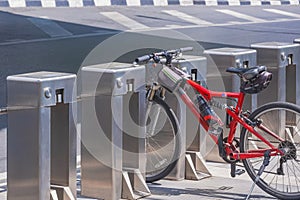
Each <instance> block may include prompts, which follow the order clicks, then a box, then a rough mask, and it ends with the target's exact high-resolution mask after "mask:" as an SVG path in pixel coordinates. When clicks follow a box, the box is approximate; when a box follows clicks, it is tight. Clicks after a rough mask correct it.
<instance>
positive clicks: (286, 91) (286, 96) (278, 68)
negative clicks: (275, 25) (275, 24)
mask: <svg viewBox="0 0 300 200" xmlns="http://www.w3.org/2000/svg"><path fill="white" fill-rule="evenodd" d="M251 48H254V49H256V50H257V62H258V64H259V65H266V66H267V67H268V71H271V72H272V73H273V78H272V81H271V83H270V85H269V87H268V88H267V89H266V90H264V91H262V92H261V93H259V94H258V100H257V101H258V105H263V104H265V103H267V102H272V101H288V102H292V103H296V104H297V105H300V97H299V95H297V94H299V93H300V44H292V43H291V44H290V43H281V42H264V43H256V44H252V45H251ZM270 91H272V94H273V95H270Z"/></svg>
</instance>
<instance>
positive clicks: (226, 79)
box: [204, 47, 257, 162]
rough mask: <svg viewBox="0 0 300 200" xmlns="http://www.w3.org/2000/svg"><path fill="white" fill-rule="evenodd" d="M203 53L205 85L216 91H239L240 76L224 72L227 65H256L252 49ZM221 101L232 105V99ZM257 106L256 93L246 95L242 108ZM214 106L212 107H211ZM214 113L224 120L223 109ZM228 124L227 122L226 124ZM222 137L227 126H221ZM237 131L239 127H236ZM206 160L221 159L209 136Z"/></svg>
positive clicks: (254, 53)
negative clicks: (206, 63) (204, 58)
mask: <svg viewBox="0 0 300 200" xmlns="http://www.w3.org/2000/svg"><path fill="white" fill-rule="evenodd" d="M204 54H205V55H206V56H207V60H208V67H207V68H208V69H207V85H208V88H209V89H210V90H216V91H228V92H229V91H233V92H239V91H240V78H239V77H238V76H237V75H235V74H230V73H228V72H226V69H227V68H228V67H237V68H248V67H254V66H256V51H255V50H253V49H240V48H227V47H225V48H218V49H210V50H205V51H204ZM218 101H220V102H221V103H226V104H228V105H233V104H234V103H233V102H232V101H227V100H218ZM256 107H257V95H252V96H250V95H249V96H246V98H245V103H244V109H245V110H247V109H248V110H254V109H255V108H256ZM212 108H214V107H212ZM214 110H215V111H216V113H217V114H218V115H219V116H221V119H222V120H223V121H224V122H225V121H226V118H227V116H226V115H225V114H224V113H225V112H224V110H219V109H216V108H215V109H214ZM226 125H229V124H226ZM223 130H224V137H226V136H227V135H228V133H229V128H227V127H225V126H224V127H223ZM237 133H239V127H238V129H237ZM207 151H208V152H207V156H206V157H205V158H206V159H207V160H213V161H220V162H223V160H222V159H221V158H220V157H219V153H218V148H217V146H216V145H214V142H213V141H212V140H211V138H208V139H207Z"/></svg>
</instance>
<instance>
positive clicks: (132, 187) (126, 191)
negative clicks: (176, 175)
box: [122, 168, 151, 200]
mask: <svg viewBox="0 0 300 200" xmlns="http://www.w3.org/2000/svg"><path fill="white" fill-rule="evenodd" d="M149 195H151V192H150V190H149V188H148V186H147V184H146V183H145V180H144V177H143V175H142V173H141V172H140V170H138V169H129V168H123V173H122V198H124V199H131V200H134V199H139V198H142V197H146V196H149Z"/></svg>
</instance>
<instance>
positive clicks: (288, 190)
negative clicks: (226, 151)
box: [240, 102, 300, 200]
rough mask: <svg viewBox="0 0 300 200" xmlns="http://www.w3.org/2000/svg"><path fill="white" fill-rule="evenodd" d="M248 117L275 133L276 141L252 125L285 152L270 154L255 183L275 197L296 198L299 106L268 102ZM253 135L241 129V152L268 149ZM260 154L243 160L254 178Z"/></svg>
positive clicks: (299, 176) (299, 179)
mask: <svg viewBox="0 0 300 200" xmlns="http://www.w3.org/2000/svg"><path fill="white" fill-rule="evenodd" d="M249 118H250V119H251V120H255V119H260V120H261V121H262V125H264V126H265V127H266V128H267V129H269V130H270V131H272V132H273V133H276V134H277V135H279V136H280V137H281V138H282V139H284V141H279V140H277V139H275V138H274V137H272V136H270V135H269V134H267V133H266V132H265V131H263V130H261V129H259V128H258V127H255V130H256V131H257V132H258V133H260V134H261V135H262V136H263V137H264V138H265V139H267V140H268V141H270V142H271V144H272V145H273V146H275V147H277V148H280V149H283V150H284V151H285V155H283V156H281V155H277V156H272V157H271V158H270V163H269V165H268V166H267V167H266V168H265V170H264V172H263V174H262V175H261V176H260V179H259V181H258V182H257V185H258V186H259V187H260V188H261V189H262V190H264V191H265V192H267V193H269V194H271V195H273V196H275V197H277V198H279V199H285V200H286V199H298V200H299V199H300V108H299V107H298V106H296V105H294V104H290V103H283V102H278V103H269V104H266V105H264V106H262V107H260V108H258V109H257V110H255V111H254V112H253V113H252V114H251V115H250V116H249ZM268 148H270V147H268V146H267V145H266V144H265V143H264V142H262V141H261V140H260V139H259V138H257V137H256V136H255V135H253V134H251V133H250V132H249V131H247V130H246V129H245V128H243V129H242V132H241V144H240V150H241V152H242V153H243V152H248V151H250V150H259V149H268ZM263 160H264V158H263V157H259V158H250V159H245V160H243V164H244V166H245V169H246V171H247V172H248V174H249V176H250V177H251V178H252V180H253V181H254V180H255V178H256V176H257V173H258V170H259V168H260V166H261V165H262V163H263Z"/></svg>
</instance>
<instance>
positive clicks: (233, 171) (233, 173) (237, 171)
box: [230, 163, 246, 178]
mask: <svg viewBox="0 0 300 200" xmlns="http://www.w3.org/2000/svg"><path fill="white" fill-rule="evenodd" d="M245 172H246V171H245V170H243V169H236V163H231V171H230V175H231V177H232V178H234V177H236V175H238V176H240V175H242V174H243V173H245Z"/></svg>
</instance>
